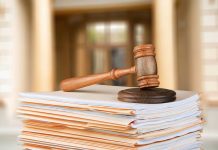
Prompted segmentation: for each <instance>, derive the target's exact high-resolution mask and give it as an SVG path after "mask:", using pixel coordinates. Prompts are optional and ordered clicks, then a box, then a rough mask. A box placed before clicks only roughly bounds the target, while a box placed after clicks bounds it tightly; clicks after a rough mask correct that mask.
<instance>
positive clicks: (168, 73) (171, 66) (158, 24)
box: [153, 0, 177, 89]
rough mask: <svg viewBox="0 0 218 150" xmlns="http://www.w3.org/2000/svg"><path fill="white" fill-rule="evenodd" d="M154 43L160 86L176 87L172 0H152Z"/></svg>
mask: <svg viewBox="0 0 218 150" xmlns="http://www.w3.org/2000/svg"><path fill="white" fill-rule="evenodd" d="M153 14H154V15H153V21H154V22H153V24H154V40H153V41H154V43H155V47H156V53H157V56H156V58H157V64H158V74H159V76H160V82H161V84H160V86H161V87H164V88H172V89H175V88H176V87H177V71H176V63H177V62H176V49H175V36H174V34H175V32H174V30H175V19H174V14H175V13H174V0H154V1H153Z"/></svg>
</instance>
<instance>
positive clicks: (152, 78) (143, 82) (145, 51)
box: [133, 44, 160, 89]
mask: <svg viewBox="0 0 218 150" xmlns="http://www.w3.org/2000/svg"><path fill="white" fill-rule="evenodd" d="M133 53H134V59H135V66H136V74H137V82H138V86H139V87H140V88H141V89H143V88H148V87H158V86H159V84H160V82H159V81H158V78H159V76H158V75H157V62H156V59H155V49H154V46H153V45H151V44H145V45H139V46H136V47H135V48H134V50H133Z"/></svg>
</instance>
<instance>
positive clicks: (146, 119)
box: [18, 85, 203, 150]
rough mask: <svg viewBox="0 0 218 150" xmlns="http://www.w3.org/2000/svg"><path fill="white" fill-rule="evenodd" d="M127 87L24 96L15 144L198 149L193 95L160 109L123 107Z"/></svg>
mask: <svg viewBox="0 0 218 150" xmlns="http://www.w3.org/2000/svg"><path fill="white" fill-rule="evenodd" d="M126 88H127V87H114V86H105V85H93V86H90V87H86V88H82V89H80V90H76V91H74V92H63V91H56V92H41V93H22V94H21V95H20V98H19V100H20V102H21V103H20V106H19V108H18V114H19V116H20V117H21V118H22V120H23V130H22V133H21V135H20V136H19V141H21V143H22V145H23V149H27V150H51V149H55V150H74V149H75V150H163V149H179V150H180V149H181V150H186V149H187V150H190V149H201V141H200V136H201V131H202V122H203V120H202V117H201V116H202V112H201V109H200V101H199V96H198V94H197V93H195V92H190V91H176V100H175V101H174V102H170V103H161V104H139V103H126V102H120V101H118V100H117V93H118V92H119V91H120V90H123V89H126Z"/></svg>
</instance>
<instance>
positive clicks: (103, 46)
mask: <svg viewBox="0 0 218 150" xmlns="http://www.w3.org/2000/svg"><path fill="white" fill-rule="evenodd" d="M87 45H88V50H90V51H91V54H92V56H91V57H92V58H91V59H92V61H91V62H92V64H91V66H92V73H103V72H105V71H109V70H110V69H112V68H125V67H126V64H127V63H126V61H127V60H126V55H127V49H128V47H129V42H128V24H127V22H125V21H117V22H116V21H113V22H97V23H96V22H95V23H88V24H87ZM107 83H108V82H107ZM110 83H111V84H113V85H126V78H121V79H120V80H117V81H110Z"/></svg>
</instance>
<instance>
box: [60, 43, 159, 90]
mask: <svg viewBox="0 0 218 150" xmlns="http://www.w3.org/2000/svg"><path fill="white" fill-rule="evenodd" d="M133 53H134V59H135V66H133V67H131V68H128V69H112V70H111V71H110V72H107V73H103V74H95V75H89V76H83V77H75V78H69V79H65V80H63V81H62V82H61V85H60V87H61V89H62V90H63V91H66V92H68V91H73V90H76V89H79V88H82V87H85V86H89V85H93V84H96V83H99V82H103V81H106V80H116V79H118V78H120V77H122V76H125V75H128V74H133V73H136V74H137V81H138V86H139V88H141V89H143V88H148V87H158V86H159V81H158V75H157V63H156V59H155V50H154V46H153V45H151V44H146V45H139V46H136V47H135V48H134V50H133Z"/></svg>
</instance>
